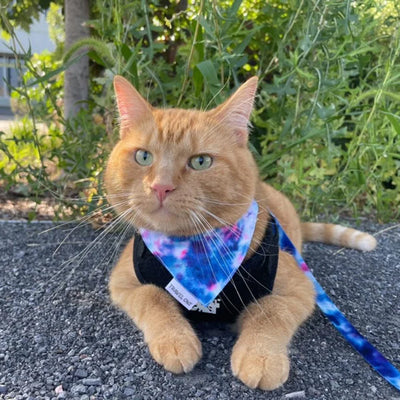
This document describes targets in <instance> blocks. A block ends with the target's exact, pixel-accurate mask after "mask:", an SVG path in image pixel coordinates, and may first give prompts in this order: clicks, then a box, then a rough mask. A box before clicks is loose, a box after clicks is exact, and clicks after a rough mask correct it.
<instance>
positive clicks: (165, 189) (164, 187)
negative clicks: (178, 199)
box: [151, 183, 175, 203]
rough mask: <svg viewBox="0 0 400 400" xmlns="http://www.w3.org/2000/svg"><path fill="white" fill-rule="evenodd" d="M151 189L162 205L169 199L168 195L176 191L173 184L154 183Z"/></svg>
mask: <svg viewBox="0 0 400 400" xmlns="http://www.w3.org/2000/svg"><path fill="white" fill-rule="evenodd" d="M151 188H152V189H153V190H154V192H155V193H156V195H157V198H158V200H159V201H160V203H162V202H163V201H164V200H165V198H166V197H167V194H168V193H171V192H173V191H174V190H175V186H174V185H171V184H162V183H154V184H153V185H151Z"/></svg>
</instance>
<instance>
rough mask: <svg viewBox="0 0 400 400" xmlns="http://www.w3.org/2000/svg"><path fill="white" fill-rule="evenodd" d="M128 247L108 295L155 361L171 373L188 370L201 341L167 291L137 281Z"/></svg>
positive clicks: (198, 357) (191, 367) (111, 277)
mask: <svg viewBox="0 0 400 400" xmlns="http://www.w3.org/2000/svg"><path fill="white" fill-rule="evenodd" d="M132 249H133V243H132V241H131V242H129V243H128V245H127V246H126V248H125V250H124V252H123V253H122V255H121V258H120V259H119V261H118V263H117V265H116V266H115V267H114V269H113V271H112V273H111V276H110V283H109V288H110V294H111V298H112V300H113V302H114V303H115V304H116V305H117V306H119V307H120V308H121V309H122V310H124V311H125V312H126V313H127V314H128V315H129V317H131V318H132V320H133V321H134V322H135V324H136V326H137V327H138V328H139V329H140V330H141V331H142V332H143V334H144V338H145V341H146V343H147V344H148V346H149V350H150V353H151V355H152V356H153V358H154V359H155V360H156V361H157V362H158V363H159V364H161V365H163V366H164V368H165V369H166V370H168V371H171V372H174V373H182V372H189V371H191V370H192V369H193V367H194V366H195V365H196V363H197V362H198V361H199V359H200V358H201V355H202V350H201V343H200V341H199V339H198V338H197V336H196V334H195V332H194V330H193V328H192V326H191V325H190V324H189V322H188V321H187V320H186V319H185V318H184V317H183V316H182V314H181V312H180V310H179V307H178V305H177V304H176V302H175V300H174V299H173V298H172V297H171V296H170V295H169V294H168V293H166V292H165V291H164V290H162V289H160V288H158V287H156V286H154V285H142V284H141V283H140V282H139V281H138V279H137V277H136V276H135V272H134V268H133V261H132Z"/></svg>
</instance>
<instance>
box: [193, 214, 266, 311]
mask: <svg viewBox="0 0 400 400" xmlns="http://www.w3.org/2000/svg"><path fill="white" fill-rule="evenodd" d="M200 217H202V219H203V220H204V221H205V223H207V225H209V226H210V227H211V225H210V224H209V223H208V221H207V220H206V219H205V218H204V217H203V216H201V215H200ZM211 229H212V227H211ZM211 232H213V231H212V230H211ZM214 237H215V238H216V239H217V240H218V241H219V242H220V243H221V244H222V246H223V247H224V249H225V250H226V251H227V252H228V253H229V252H230V251H229V249H228V248H227V247H226V245H225V243H224V242H223V241H222V239H221V238H220V237H219V236H218V235H214ZM240 268H241V267H239V268H238V269H237V271H236V272H237V273H238V275H239V276H240V278H241V279H242V280H243V282H244V284H245V286H246V287H247V289H248V291H249V293H250V294H251V296H252V297H253V302H254V303H256V304H257V305H258V306H259V308H260V309H261V311H262V312H263V310H262V307H261V305H260V304H259V302H258V300H257V299H256V297H255V296H254V294H253V293H252V291H251V289H250V287H249V286H248V284H247V281H246V279H245V278H244V276H243V275H242V273H241V270H240ZM243 270H244V269H243ZM246 272H247V274H248V275H249V276H252V275H251V274H250V273H249V272H248V271H246ZM255 281H257V280H256V279H255ZM257 282H258V281H257ZM232 284H233V285H234V287H235V290H236V292H237V293H239V291H238V289H237V288H236V286H235V284H234V282H233V281H232ZM262 286H263V285H262ZM263 287H264V288H265V286H263ZM240 300H241V302H242V304H243V306H244V308H246V305H245V304H244V303H243V300H242V298H240Z"/></svg>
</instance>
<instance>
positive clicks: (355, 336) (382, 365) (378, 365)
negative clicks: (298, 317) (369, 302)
mask: <svg viewBox="0 0 400 400" xmlns="http://www.w3.org/2000/svg"><path fill="white" fill-rule="evenodd" d="M274 218H275V217H274ZM275 221H276V224H277V226H278V230H279V247H280V248H281V250H282V251H286V252H288V253H290V254H291V255H292V256H293V257H294V258H295V259H296V261H297V264H298V266H299V267H300V269H301V270H302V271H303V272H304V273H305V274H306V276H307V277H308V278H309V279H310V280H311V281H312V282H313V284H314V288H315V291H316V295H317V298H316V302H317V305H318V307H319V308H320V309H321V311H322V312H323V313H324V314H325V315H326V316H327V317H328V319H329V320H330V321H331V323H332V324H333V326H334V327H335V328H336V329H337V330H338V331H339V332H340V333H341V334H342V335H343V336H344V338H345V339H346V340H347V341H348V342H349V343H350V344H351V345H352V346H353V347H354V349H356V350H357V351H358V352H359V353H360V354H361V355H362V356H363V357H364V359H365V360H366V361H367V362H368V363H369V364H370V365H371V366H372V367H373V368H374V369H375V370H376V371H377V372H378V373H379V374H380V375H381V376H382V377H383V378H385V379H386V380H387V381H388V382H389V383H391V384H392V385H393V386H394V387H395V388H396V389H398V390H400V371H398V370H397V369H396V368H395V367H394V366H393V365H392V364H391V363H390V361H389V360H387V359H386V358H385V357H384V356H383V355H382V354H381V353H380V352H379V351H378V350H377V349H376V348H375V347H374V346H372V344H371V343H369V342H368V340H367V339H366V338H365V337H364V336H362V335H361V334H360V333H359V332H358V331H357V329H356V328H354V326H353V325H352V324H351V323H350V322H349V321H348V320H347V318H346V317H345V316H344V315H343V314H342V312H341V311H340V310H339V309H338V308H337V307H336V305H335V304H334V302H333V301H332V300H331V299H330V298H329V296H328V295H327V294H326V292H325V290H324V289H323V288H322V286H321V285H320V284H319V283H318V282H317V280H316V279H315V277H314V275H313V274H312V272H311V271H310V269H309V268H308V266H307V264H306V263H305V261H304V260H303V258H302V257H301V254H300V252H299V251H298V250H297V249H296V247H295V246H294V244H293V243H292V242H291V240H290V239H289V238H288V236H287V235H286V233H285V231H284V230H283V228H282V226H281V225H280V224H279V221H278V220H277V219H276V218H275Z"/></svg>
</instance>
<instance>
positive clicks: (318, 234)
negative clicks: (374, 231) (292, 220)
mask: <svg viewBox="0 0 400 400" xmlns="http://www.w3.org/2000/svg"><path fill="white" fill-rule="evenodd" d="M301 231H302V235H303V240H304V241H305V242H323V243H327V244H333V245H336V246H343V247H350V248H352V249H356V250H362V251H371V250H374V249H375V247H376V239H375V238H374V237H373V236H371V235H370V234H368V233H365V232H361V231H357V230H356V229H352V228H346V227H345V226H341V225H334V224H319V223H314V222H304V223H302V224H301Z"/></svg>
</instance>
